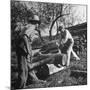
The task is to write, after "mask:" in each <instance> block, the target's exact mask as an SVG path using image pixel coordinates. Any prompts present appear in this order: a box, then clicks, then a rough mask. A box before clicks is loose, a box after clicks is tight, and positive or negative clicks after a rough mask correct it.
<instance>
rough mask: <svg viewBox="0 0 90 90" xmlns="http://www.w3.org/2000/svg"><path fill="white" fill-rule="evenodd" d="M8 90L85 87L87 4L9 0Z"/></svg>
mask: <svg viewBox="0 0 90 90" xmlns="http://www.w3.org/2000/svg"><path fill="white" fill-rule="evenodd" d="M10 12H11V15H10V18H11V21H10V23H11V26H10V27H11V30H10V33H11V60H10V62H11V63H10V66H11V77H10V78H11V79H10V80H11V90H17V89H33V88H34V89H37V88H52V87H54V88H55V87H65V86H68V87H70V86H82V85H87V5H86V4H67V3H57V2H55V3H53V2H39V1H20V0H18V1H17V0H11V1H10Z"/></svg>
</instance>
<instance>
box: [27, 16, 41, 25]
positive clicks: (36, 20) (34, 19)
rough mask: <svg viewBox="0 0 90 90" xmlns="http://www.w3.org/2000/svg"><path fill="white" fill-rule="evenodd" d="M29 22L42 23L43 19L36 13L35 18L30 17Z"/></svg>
mask: <svg viewBox="0 0 90 90" xmlns="http://www.w3.org/2000/svg"><path fill="white" fill-rule="evenodd" d="M28 23H31V24H40V23H41V21H40V19H39V17H38V16H37V15H34V16H33V18H32V19H31V18H29V19H28Z"/></svg>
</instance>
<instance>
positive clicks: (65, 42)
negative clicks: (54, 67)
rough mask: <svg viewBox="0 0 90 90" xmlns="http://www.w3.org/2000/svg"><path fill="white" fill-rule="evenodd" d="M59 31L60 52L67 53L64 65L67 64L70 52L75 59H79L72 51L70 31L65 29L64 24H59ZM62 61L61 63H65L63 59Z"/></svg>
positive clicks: (72, 43) (72, 41)
mask: <svg viewBox="0 0 90 90" xmlns="http://www.w3.org/2000/svg"><path fill="white" fill-rule="evenodd" d="M59 31H60V33H61V52H62V53H65V54H66V55H67V61H66V66H69V65H70V56H71V52H72V54H73V56H74V57H75V58H76V60H80V58H79V57H78V56H77V55H76V53H75V52H74V51H73V45H74V40H73V37H72V35H71V33H70V32H69V31H68V30H67V29H65V27H64V24H61V25H60V27H59ZM62 63H63V65H65V61H63V62H62Z"/></svg>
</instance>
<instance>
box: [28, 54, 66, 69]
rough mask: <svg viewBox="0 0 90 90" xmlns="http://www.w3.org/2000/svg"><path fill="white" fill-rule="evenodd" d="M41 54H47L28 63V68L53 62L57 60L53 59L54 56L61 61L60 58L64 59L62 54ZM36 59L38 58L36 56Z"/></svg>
mask: <svg viewBox="0 0 90 90" xmlns="http://www.w3.org/2000/svg"><path fill="white" fill-rule="evenodd" d="M42 56H47V57H48V58H45V59H43V60H40V61H37V62H34V63H32V64H30V63H28V66H29V67H30V70H32V69H34V68H35V67H38V66H41V65H44V64H54V63H55V62H57V61H58V60H56V59H55V57H58V56H59V57H60V58H59V60H60V61H61V60H62V59H66V58H65V55H64V54H60V53H57V54H46V55H45V54H44V55H42ZM37 59H38V58H37Z"/></svg>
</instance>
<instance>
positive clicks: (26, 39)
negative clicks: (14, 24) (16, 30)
mask: <svg viewBox="0 0 90 90" xmlns="http://www.w3.org/2000/svg"><path fill="white" fill-rule="evenodd" d="M23 38H24V41H25V46H26V50H27V53H28V57H27V58H28V59H29V58H30V57H31V56H32V51H31V48H30V47H31V45H30V44H29V42H28V38H27V36H26V35H24V37H23Z"/></svg>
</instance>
